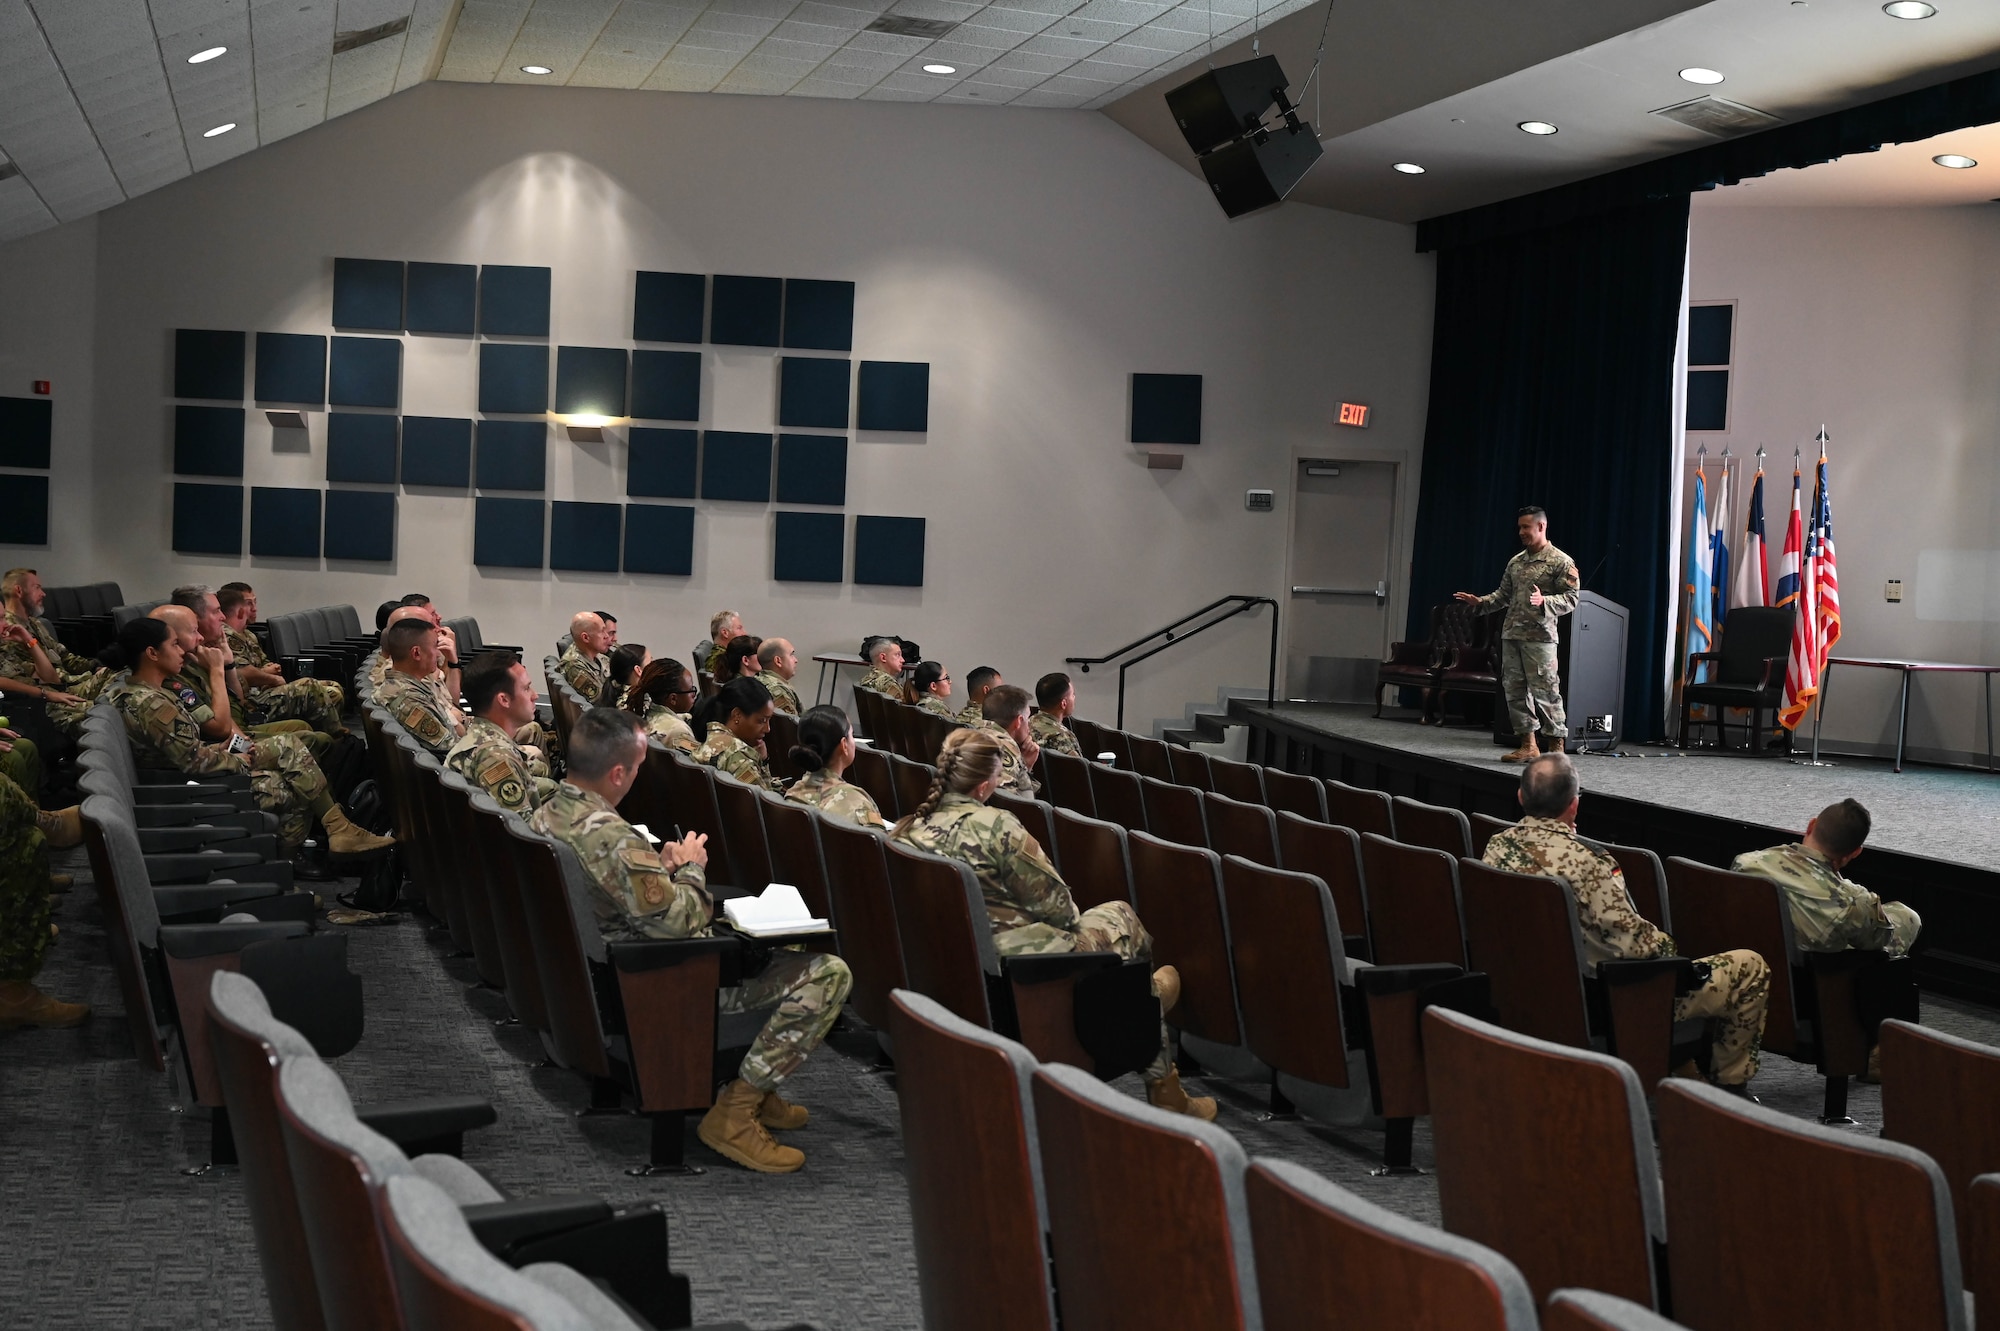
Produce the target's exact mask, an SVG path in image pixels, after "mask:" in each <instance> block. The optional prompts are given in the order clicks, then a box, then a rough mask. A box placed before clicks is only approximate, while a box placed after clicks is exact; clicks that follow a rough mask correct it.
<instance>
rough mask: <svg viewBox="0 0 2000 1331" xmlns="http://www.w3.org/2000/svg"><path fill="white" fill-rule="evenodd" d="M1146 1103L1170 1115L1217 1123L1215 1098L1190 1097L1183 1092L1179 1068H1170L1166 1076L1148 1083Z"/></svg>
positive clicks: (1204, 1096) (1207, 1096)
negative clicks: (1181, 1115)
mask: <svg viewBox="0 0 2000 1331" xmlns="http://www.w3.org/2000/svg"><path fill="white" fill-rule="evenodd" d="M1146 1103H1147V1104H1149V1105H1152V1106H1153V1107H1154V1108H1155V1109H1164V1110H1166V1111H1167V1112H1168V1113H1170V1114H1186V1115H1188V1116H1189V1117H1191V1118H1198V1119H1200V1120H1201V1121H1202V1122H1204V1123H1213V1122H1215V1097H1214V1096H1209V1095H1189V1094H1188V1093H1187V1092H1186V1091H1184V1090H1182V1089H1181V1072H1180V1069H1179V1068H1168V1069H1167V1075H1166V1076H1164V1077H1162V1078H1160V1079H1159V1080H1158V1081H1149V1082H1147V1083H1146Z"/></svg>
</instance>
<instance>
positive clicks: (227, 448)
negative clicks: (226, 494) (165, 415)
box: [174, 403, 243, 476]
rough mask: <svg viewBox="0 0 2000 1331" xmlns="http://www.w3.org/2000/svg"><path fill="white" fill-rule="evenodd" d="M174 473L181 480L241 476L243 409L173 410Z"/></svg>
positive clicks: (180, 407) (198, 408) (179, 408)
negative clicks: (190, 477) (185, 477)
mask: <svg viewBox="0 0 2000 1331" xmlns="http://www.w3.org/2000/svg"><path fill="white" fill-rule="evenodd" d="M174 470H175V471H177V472H179V473H180V474H181V475H183V476H241V475H242V474H243V408H241V407H192V406H188V405H186V404H185V403H183V404H181V405H180V406H177V407H175V408H174Z"/></svg>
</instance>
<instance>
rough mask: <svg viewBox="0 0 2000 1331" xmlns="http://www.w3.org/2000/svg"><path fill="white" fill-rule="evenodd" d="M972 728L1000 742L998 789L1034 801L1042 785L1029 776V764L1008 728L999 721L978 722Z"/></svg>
mask: <svg viewBox="0 0 2000 1331" xmlns="http://www.w3.org/2000/svg"><path fill="white" fill-rule="evenodd" d="M972 728H973V729H974V730H983V731H985V732H986V733H987V734H989V735H991V736H993V737H994V738H995V739H997V740H999V741H1000V784H999V786H998V787H997V789H1000V790H1004V791H1007V792H1008V793H1009V794H1013V795H1025V796H1027V797H1028V798H1029V799H1033V798H1034V797H1035V794H1036V792H1037V791H1039V790H1041V788H1042V783H1041V782H1039V781H1037V780H1035V778H1034V777H1032V776H1030V775H1028V764H1027V762H1026V761H1025V760H1024V759H1023V758H1022V757H1021V746H1020V745H1018V744H1016V743H1015V742H1014V737H1013V736H1012V735H1010V734H1008V733H1007V730H1006V727H1004V726H1002V725H1000V724H999V723H998V722H997V721H977V722H974V723H973V726H972Z"/></svg>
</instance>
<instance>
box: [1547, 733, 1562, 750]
mask: <svg viewBox="0 0 2000 1331" xmlns="http://www.w3.org/2000/svg"><path fill="white" fill-rule="evenodd" d="M1562 751H1563V737H1562V736H1561V735H1557V736H1556V737H1554V738H1553V739H1551V740H1550V741H1549V747H1548V748H1546V749H1544V750H1542V752H1544V753H1561V752H1562Z"/></svg>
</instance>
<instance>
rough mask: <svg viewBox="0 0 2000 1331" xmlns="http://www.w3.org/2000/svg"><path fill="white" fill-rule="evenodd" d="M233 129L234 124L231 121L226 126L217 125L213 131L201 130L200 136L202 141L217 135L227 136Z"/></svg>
mask: <svg viewBox="0 0 2000 1331" xmlns="http://www.w3.org/2000/svg"><path fill="white" fill-rule="evenodd" d="M235 128H236V122H235V121H234V120H232V121H230V122H229V123H228V124H226V125H217V126H216V127H215V128H214V129H209V130H203V131H202V135H201V136H202V137H203V138H204V139H212V138H214V137H215V136H216V135H218V134H227V133H228V132H229V131H230V130H232V129H235Z"/></svg>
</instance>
